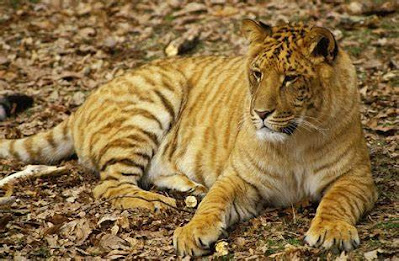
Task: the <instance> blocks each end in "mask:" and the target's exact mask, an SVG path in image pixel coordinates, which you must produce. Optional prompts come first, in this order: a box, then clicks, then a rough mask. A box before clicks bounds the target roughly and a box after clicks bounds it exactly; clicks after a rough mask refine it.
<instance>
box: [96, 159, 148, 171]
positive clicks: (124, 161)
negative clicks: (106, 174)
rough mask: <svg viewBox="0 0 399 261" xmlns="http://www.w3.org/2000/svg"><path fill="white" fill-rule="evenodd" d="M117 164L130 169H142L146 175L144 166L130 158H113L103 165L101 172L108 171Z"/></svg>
mask: <svg viewBox="0 0 399 261" xmlns="http://www.w3.org/2000/svg"><path fill="white" fill-rule="evenodd" d="M115 164H122V165H126V166H129V167H135V168H138V169H140V170H141V171H142V172H143V173H144V168H145V167H144V164H139V163H137V162H135V161H133V160H131V159H128V158H111V159H109V160H107V161H106V162H105V163H104V164H102V165H101V169H100V170H101V171H104V170H106V169H107V168H108V167H109V166H112V165H115Z"/></svg>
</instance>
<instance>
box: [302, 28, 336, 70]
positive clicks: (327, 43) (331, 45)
mask: <svg viewBox="0 0 399 261" xmlns="http://www.w3.org/2000/svg"><path fill="white" fill-rule="evenodd" d="M305 42H306V48H307V50H308V54H309V55H310V56H313V57H316V58H318V57H324V59H325V60H326V61H327V62H328V63H331V62H333V61H334V59H335V57H336V56H337V54H338V44H337V41H336V40H335V38H334V35H333V34H332V33H331V32H330V30H328V29H326V28H323V27H313V28H312V29H311V30H310V32H309V34H308V36H307V37H306V40H305Z"/></svg>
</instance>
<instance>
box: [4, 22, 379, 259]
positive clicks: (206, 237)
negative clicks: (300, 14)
mask: <svg viewBox="0 0 399 261" xmlns="http://www.w3.org/2000/svg"><path fill="white" fill-rule="evenodd" d="M243 31H244V34H245V35H246V36H247V38H248V39H249V40H250V42H251V44H250V47H249V51H248V54H247V55H246V56H237V57H219V56H208V57H187V58H176V59H165V60H159V61H154V62H152V63H150V64H147V65H144V66H142V67H140V68H137V69H135V70H133V71H131V72H129V73H127V74H125V75H123V76H121V77H118V78H116V79H114V80H112V81H111V82H109V83H107V84H105V85H104V86H102V87H101V88H99V89H98V90H97V91H95V92H94V93H93V94H92V95H91V96H90V97H89V98H88V100H87V101H86V102H85V103H84V104H83V105H82V106H81V107H80V108H79V109H78V110H77V112H76V113H74V114H73V115H72V116H71V118H70V119H68V120H67V121H65V122H63V123H61V124H60V125H59V126H57V127H56V128H54V129H53V130H50V131H48V132H45V133H43V134H37V135H34V136H32V137H28V138H24V139H21V140H14V141H12V140H11V141H9V140H1V141H0V157H14V158H16V159H20V160H23V161H25V162H31V161H36V162H52V161H56V160H59V159H61V158H63V157H66V156H68V155H70V154H72V153H73V152H75V153H76V154H77V155H78V157H79V160H80V162H81V163H82V164H83V165H85V166H87V167H89V168H91V169H93V170H95V171H97V172H98V173H99V174H100V177H101V182H100V184H99V185H98V186H97V187H96V188H95V189H94V192H93V193H94V195H95V197H97V198H112V199H113V200H112V202H113V203H114V205H115V206H119V207H122V208H132V207H142V208H150V209H162V208H166V207H168V206H173V205H175V200H174V199H172V198H168V197H165V196H162V195H159V194H157V193H153V192H149V191H145V190H143V189H141V188H140V187H139V184H146V183H151V184H154V185H156V186H157V187H159V188H167V189H174V190H178V191H190V192H192V193H193V194H195V195H201V196H204V195H205V194H206V196H205V197H204V199H203V201H202V202H201V204H200V205H199V208H198V210H197V213H196V214H195V216H194V217H193V219H192V220H191V221H190V222H189V223H188V224H187V225H186V226H184V227H181V228H178V229H177V230H176V231H175V235H174V246H175V248H176V249H177V252H178V254H180V255H202V254H205V253H207V252H208V251H209V246H210V244H211V243H213V242H214V241H216V240H217V239H218V237H219V236H220V234H221V233H222V232H223V231H224V229H226V228H227V227H228V226H229V225H231V224H233V223H236V222H239V221H240V220H244V219H248V218H250V217H253V216H256V215H257V214H258V213H259V211H261V209H262V208H263V207H264V206H265V205H267V206H289V205H291V204H293V203H295V202H297V201H300V200H302V199H305V198H308V197H310V198H312V199H314V200H320V199H321V202H320V206H319V208H318V210H317V213H316V217H315V219H314V220H313V222H312V224H311V227H310V229H309V231H308V232H307V235H306V241H307V242H308V243H309V244H310V245H313V246H323V247H326V248H328V247H332V246H333V245H337V246H338V247H341V248H342V249H347V250H349V249H352V248H353V247H354V246H356V245H357V244H358V236H357V231H356V228H355V227H354V225H355V223H356V222H357V220H358V219H359V218H360V217H361V216H362V214H363V213H364V212H365V211H367V210H369V209H370V208H371V207H372V205H373V203H374V202H375V200H376V192H375V187H374V183H373V180H372V177H371V173H370V163H369V158H368V153H367V148H366V145H365V140H364V137H363V134H362V130H361V125H360V117H359V108H358V102H359V100H358V93H357V87H356V75H355V70H354V67H353V66H352V64H351V62H350V60H349V58H348V56H347V55H346V54H345V53H344V52H343V51H342V50H338V46H337V44H336V42H335V39H334V37H333V36H332V34H331V33H330V32H329V31H328V30H327V29H324V28H318V27H313V28H312V27H308V26H304V25H295V26H293V25H286V26H280V27H269V26H266V25H264V24H262V23H259V22H255V21H251V20H246V21H244V26H243ZM208 190H209V192H208ZM207 192H208V193H207ZM124 196H127V197H124ZM164 203H166V204H164Z"/></svg>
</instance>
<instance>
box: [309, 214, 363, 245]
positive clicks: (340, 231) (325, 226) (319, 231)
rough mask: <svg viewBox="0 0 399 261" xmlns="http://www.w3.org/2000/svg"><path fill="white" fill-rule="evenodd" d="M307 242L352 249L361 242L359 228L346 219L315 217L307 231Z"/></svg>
mask: <svg viewBox="0 0 399 261" xmlns="http://www.w3.org/2000/svg"><path fill="white" fill-rule="evenodd" d="M305 242H306V243H307V244H309V245H310V246H315V247H324V248H325V249H329V248H332V247H337V248H338V249H340V250H346V251H350V250H352V249H354V248H356V247H357V246H358V245H359V244H360V239H359V235H358V233H357V229H356V228H355V227H354V226H352V225H351V224H349V223H347V222H345V221H342V220H326V219H323V218H322V217H315V218H314V219H313V221H312V224H311V225H310V229H309V230H308V232H306V236H305Z"/></svg>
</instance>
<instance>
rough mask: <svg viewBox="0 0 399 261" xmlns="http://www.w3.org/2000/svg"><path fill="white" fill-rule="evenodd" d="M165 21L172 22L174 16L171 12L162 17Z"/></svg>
mask: <svg viewBox="0 0 399 261" xmlns="http://www.w3.org/2000/svg"><path fill="white" fill-rule="evenodd" d="M164 19H165V21H166V22H172V21H173V20H175V17H174V16H173V15H172V14H167V15H165V17H164Z"/></svg>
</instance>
